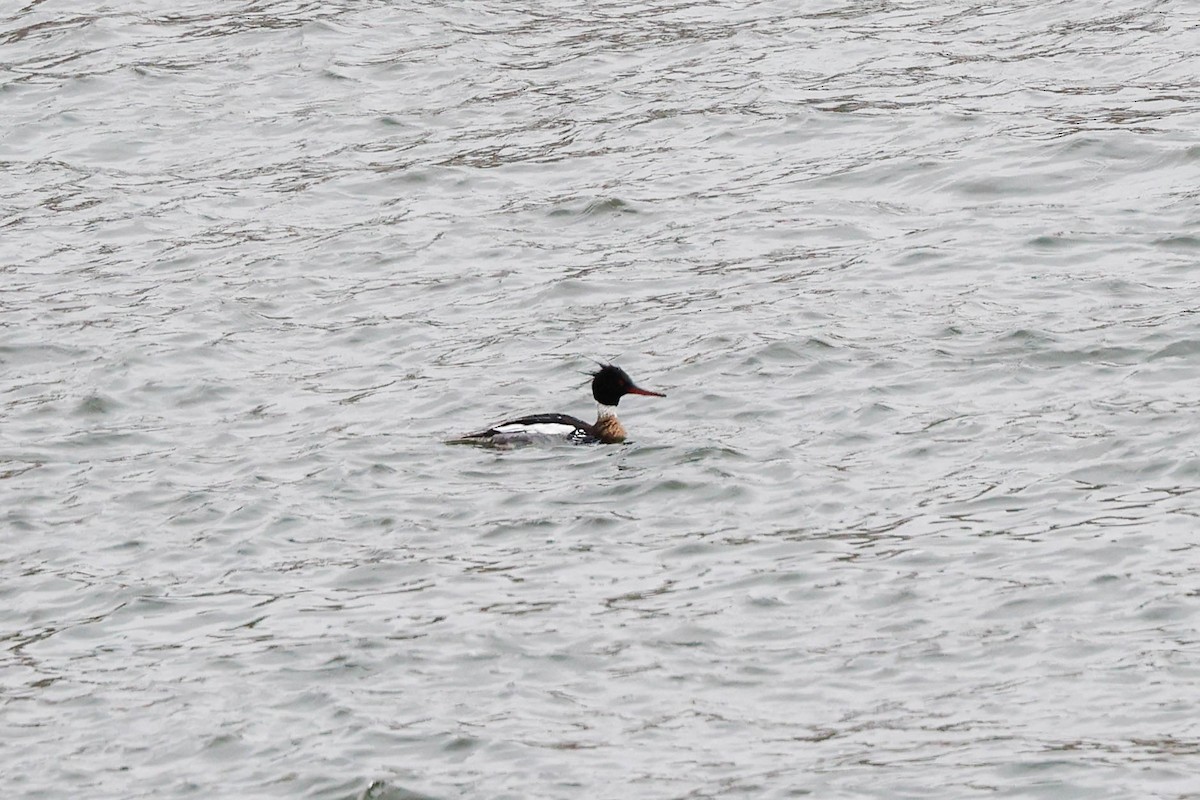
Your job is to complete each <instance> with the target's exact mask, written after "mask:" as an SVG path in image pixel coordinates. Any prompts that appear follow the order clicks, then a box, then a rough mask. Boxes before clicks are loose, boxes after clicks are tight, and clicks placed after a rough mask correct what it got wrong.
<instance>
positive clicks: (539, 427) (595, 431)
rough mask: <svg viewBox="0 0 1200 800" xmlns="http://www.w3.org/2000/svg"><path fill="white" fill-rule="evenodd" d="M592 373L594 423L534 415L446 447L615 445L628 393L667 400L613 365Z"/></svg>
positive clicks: (620, 439) (622, 435)
mask: <svg viewBox="0 0 1200 800" xmlns="http://www.w3.org/2000/svg"><path fill="white" fill-rule="evenodd" d="M591 374H592V397H595V398H596V402H597V403H598V404H599V409H598V413H597V416H596V424H595V425H589V424H588V423H586V422H584V421H583V420H581V419H576V418H575V417H570V416H567V415H566V414H534V415H533V416H529V417H521V418H519V419H510V420H508V421H507V422H501V423H500V424H498V425H493V426H492V427H490V428H488V429H487V430H484V431H479V432H478V433H468V434H467V435H466V436H460V437H458V438H457V439H451V440H450V441H449V442H448V444H483V445H495V446H501V447H503V446H507V445H515V444H530V443H533V442H537V441H554V440H563V441H567V442H570V443H572V444H598V443H599V444H614V443H616V442H623V441H625V429H624V428H623V427H621V422H620V420H618V419H617V403H619V402H621V398H622V397H624V396H625V395H627V394H642V395H647V396H648V397H666V395H665V394H662V393H661V392H651V391H649V390H647V389H643V388H641V387H640V386H637V385H636V384H634V382H633V381H632V380H631V379H630V377H629V376H628V375H626V374H625V370H623V369H621V368H620V367H618V366H616V365H615V364H602V365H601V366H600V369H598V370H596V371H595V372H593V373H591Z"/></svg>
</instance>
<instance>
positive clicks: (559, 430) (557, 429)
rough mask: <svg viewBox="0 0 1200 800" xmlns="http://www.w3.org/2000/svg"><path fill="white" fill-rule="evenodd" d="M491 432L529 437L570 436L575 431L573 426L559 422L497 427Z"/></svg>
mask: <svg viewBox="0 0 1200 800" xmlns="http://www.w3.org/2000/svg"><path fill="white" fill-rule="evenodd" d="M492 430H494V431H496V433H504V434H511V433H527V434H529V435H531V436H570V435H571V433H572V432H574V430H575V426H574V425H564V424H563V423H561V422H537V423H534V424H532V425H497V426H496V427H495V428H493V429H492Z"/></svg>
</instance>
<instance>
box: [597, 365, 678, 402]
mask: <svg viewBox="0 0 1200 800" xmlns="http://www.w3.org/2000/svg"><path fill="white" fill-rule="evenodd" d="M627 394H644V395H647V396H649V397H666V395H665V394H661V393H659V392H651V391H648V390H646V389H642V388H641V387H639V386H637V385H635V384H634V382H633V380H632V379H631V378H630V377H629V376H628V375H626V374H625V370H623V369H621V368H620V367H618V366H617V365H616V364H602V365H601V366H600V369H598V370H596V371H595V372H593V373H592V397H594V398H596V402H597V403H600V404H601V405H605V406H615V405H616V404H617V403H619V402H621V398H622V397H624V396H625V395H627Z"/></svg>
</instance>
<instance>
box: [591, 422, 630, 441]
mask: <svg viewBox="0 0 1200 800" xmlns="http://www.w3.org/2000/svg"><path fill="white" fill-rule="evenodd" d="M596 434H597V435H599V437H600V441H602V442H604V443H605V444H615V443H617V442H623V441H625V429H624V428H623V427H621V422H620V420H618V419H617V418H616V417H600V419H598V420H596Z"/></svg>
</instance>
